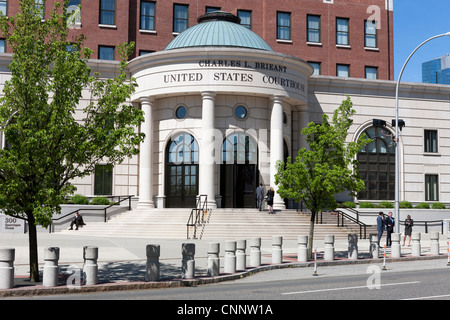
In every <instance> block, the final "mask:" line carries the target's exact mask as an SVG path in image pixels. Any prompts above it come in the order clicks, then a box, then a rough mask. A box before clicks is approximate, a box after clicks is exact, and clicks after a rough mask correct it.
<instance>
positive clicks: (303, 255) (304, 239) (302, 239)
mask: <svg viewBox="0 0 450 320" xmlns="http://www.w3.org/2000/svg"><path fill="white" fill-rule="evenodd" d="M297 243H298V249H297V260H298V262H307V261H308V236H298V241H297Z"/></svg>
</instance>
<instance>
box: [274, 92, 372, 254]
mask: <svg viewBox="0 0 450 320" xmlns="http://www.w3.org/2000/svg"><path fill="white" fill-rule="evenodd" d="M354 114H355V110H354V109H353V104H352V102H351V99H350V97H347V99H346V100H344V101H343V102H342V104H341V105H340V107H339V108H337V109H336V110H335V111H334V113H333V117H332V119H331V122H330V121H329V116H328V115H326V114H324V115H323V116H322V123H320V124H316V123H313V122H311V123H309V124H308V126H307V127H306V128H304V129H303V130H302V135H304V136H306V142H307V144H308V146H309V149H301V150H300V151H299V152H298V155H297V157H296V159H295V162H292V159H291V158H290V157H289V158H288V159H287V161H286V163H284V162H279V163H278V168H277V174H276V176H275V183H276V184H277V185H278V193H279V194H280V196H281V197H282V198H289V199H294V200H295V201H296V202H300V201H303V202H304V203H305V206H306V207H307V208H308V209H309V210H310V211H311V223H310V233H309V238H308V239H309V240H308V242H309V246H308V252H309V254H310V255H311V253H312V243H313V235H314V219H315V217H316V214H317V213H319V212H321V211H322V210H326V209H331V210H333V209H335V208H336V206H337V204H336V199H335V195H336V194H337V193H340V192H343V191H346V190H348V191H349V192H350V194H352V195H355V194H356V192H358V191H361V190H363V189H364V188H365V185H364V181H362V180H361V179H360V177H359V174H358V161H357V160H356V155H357V154H358V152H359V151H360V150H361V149H362V148H363V147H364V146H365V145H367V144H368V143H370V141H371V140H369V139H367V138H366V136H365V135H361V136H360V137H359V139H358V140H357V141H352V142H348V143H347V142H346V139H347V135H348V130H349V129H350V127H351V125H352V123H353V120H352V116H353V115H354Z"/></svg>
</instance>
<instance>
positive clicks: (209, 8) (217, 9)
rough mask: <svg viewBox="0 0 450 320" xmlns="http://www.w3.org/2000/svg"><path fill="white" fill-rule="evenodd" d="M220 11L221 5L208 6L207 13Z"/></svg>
mask: <svg viewBox="0 0 450 320" xmlns="http://www.w3.org/2000/svg"><path fill="white" fill-rule="evenodd" d="M215 11H220V7H206V9H205V13H209V12H215Z"/></svg>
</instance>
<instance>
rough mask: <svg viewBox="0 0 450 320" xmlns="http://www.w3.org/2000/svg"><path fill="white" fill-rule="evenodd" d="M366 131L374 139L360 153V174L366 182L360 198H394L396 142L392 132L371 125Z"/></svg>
mask: <svg viewBox="0 0 450 320" xmlns="http://www.w3.org/2000/svg"><path fill="white" fill-rule="evenodd" d="M364 133H365V134H366V136H367V137H368V138H370V139H372V140H373V141H372V142H371V143H370V144H369V145H367V146H365V147H364V148H363V149H362V150H361V151H360V153H359V154H358V162H359V175H360V177H361V179H362V180H363V181H364V183H365V184H366V189H365V190H364V191H361V192H360V193H359V195H358V199H359V200H394V199H395V144H394V142H393V141H392V134H391V133H390V132H389V131H388V130H387V129H386V128H381V127H370V128H368V129H367V130H365V131H364Z"/></svg>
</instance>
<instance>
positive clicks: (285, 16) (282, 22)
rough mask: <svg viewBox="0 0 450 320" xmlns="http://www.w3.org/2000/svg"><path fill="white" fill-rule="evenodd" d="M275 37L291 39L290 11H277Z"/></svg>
mask: <svg viewBox="0 0 450 320" xmlns="http://www.w3.org/2000/svg"><path fill="white" fill-rule="evenodd" d="M277 39H278V40H291V13H290V12H280V11H279V12H277Z"/></svg>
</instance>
